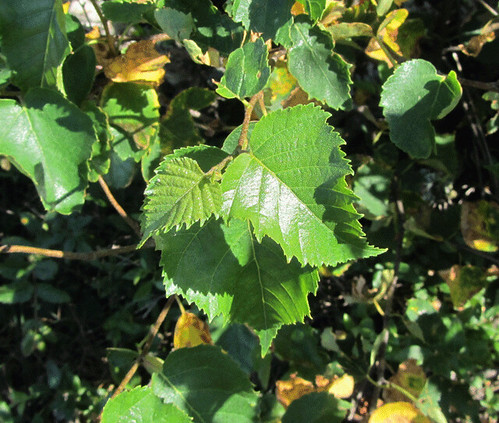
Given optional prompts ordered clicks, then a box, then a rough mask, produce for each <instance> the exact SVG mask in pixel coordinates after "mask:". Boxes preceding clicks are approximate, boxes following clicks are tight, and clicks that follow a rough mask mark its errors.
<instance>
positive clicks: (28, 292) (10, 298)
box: [0, 281, 35, 304]
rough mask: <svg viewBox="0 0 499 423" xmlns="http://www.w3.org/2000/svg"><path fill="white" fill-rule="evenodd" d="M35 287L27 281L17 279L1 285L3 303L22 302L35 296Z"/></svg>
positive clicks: (1, 301)
mask: <svg viewBox="0 0 499 423" xmlns="http://www.w3.org/2000/svg"><path fill="white" fill-rule="evenodd" d="M34 290H35V289H34V287H33V285H32V284H30V283H29V282H26V281H16V282H12V283H9V284H7V285H2V286H0V303H1V304H21V303H25V302H27V301H29V300H30V299H31V297H32V296H33V292H34Z"/></svg>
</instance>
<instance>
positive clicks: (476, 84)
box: [458, 77, 499, 93]
mask: <svg viewBox="0 0 499 423" xmlns="http://www.w3.org/2000/svg"><path fill="white" fill-rule="evenodd" d="M458 81H459V82H460V84H461V85H465V86H467V87H471V88H478V89H479V90H484V91H494V92H496V93H499V81H495V82H482V81H473V80H471V79H466V78H461V77H458Z"/></svg>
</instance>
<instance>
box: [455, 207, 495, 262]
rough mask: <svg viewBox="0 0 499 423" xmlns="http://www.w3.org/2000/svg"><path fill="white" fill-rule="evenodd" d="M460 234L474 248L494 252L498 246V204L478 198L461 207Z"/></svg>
mask: <svg viewBox="0 0 499 423" xmlns="http://www.w3.org/2000/svg"><path fill="white" fill-rule="evenodd" d="M461 234H462V235H463V238H464V242H466V244H467V245H468V246H469V247H471V248H474V249H475V250H480V251H485V252H488V253H494V252H496V251H497V250H498V248H499V206H498V205H497V204H496V203H493V202H488V201H485V200H480V201H479V202H477V203H470V202H464V203H463V205H462V207H461Z"/></svg>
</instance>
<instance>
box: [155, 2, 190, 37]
mask: <svg viewBox="0 0 499 423" xmlns="http://www.w3.org/2000/svg"><path fill="white" fill-rule="evenodd" d="M154 17H155V18H156V21H157V22H158V25H159V26H160V27H161V29H162V30H163V31H165V32H166V33H167V34H168V35H169V36H170V37H172V38H173V39H174V40H175V41H178V42H182V41H183V40H185V39H188V38H189V37H190V36H191V34H192V32H193V31H194V29H195V26H194V20H193V19H192V15H191V14H190V13H183V12H180V11H179V10H176V9H172V8H170V7H166V8H164V9H158V10H156V11H155V12H154Z"/></svg>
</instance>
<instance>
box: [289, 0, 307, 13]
mask: <svg viewBox="0 0 499 423" xmlns="http://www.w3.org/2000/svg"><path fill="white" fill-rule="evenodd" d="M291 14H292V15H293V16H298V15H305V14H306V12H305V7H304V6H303V4H301V3H300V2H299V1H295V4H293V7H292V8H291Z"/></svg>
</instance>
